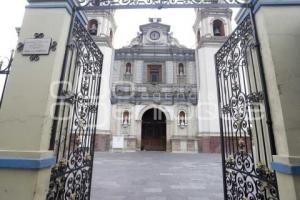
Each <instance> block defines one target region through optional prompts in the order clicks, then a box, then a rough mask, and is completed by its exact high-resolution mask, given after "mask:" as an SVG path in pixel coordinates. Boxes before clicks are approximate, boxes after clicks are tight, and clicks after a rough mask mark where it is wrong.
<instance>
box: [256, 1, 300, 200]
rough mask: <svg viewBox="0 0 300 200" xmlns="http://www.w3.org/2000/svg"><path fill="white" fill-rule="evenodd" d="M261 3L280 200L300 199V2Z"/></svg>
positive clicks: (260, 21)
mask: <svg viewBox="0 0 300 200" xmlns="http://www.w3.org/2000/svg"><path fill="white" fill-rule="evenodd" d="M296 2H297V1H284V2H283V1H280V0H268V1H267V0H261V1H260V3H259V4H258V6H257V8H258V11H257V13H256V15H255V17H256V22H257V30H258V36H259V40H260V45H261V51H262V58H263V64H264V72H265V76H266V83H267V92H268V95H269V101H270V108H271V115H272V121H273V128H274V134H275V143H276V149H277V155H274V162H273V163H272V168H273V169H274V170H276V173H277V179H278V185H279V194H280V199H284V200H296V199H300V147H299V144H300V117H299V116H300V89H299V88H300V87H299V86H300V23H299V18H300V2H299V1H298V3H296Z"/></svg>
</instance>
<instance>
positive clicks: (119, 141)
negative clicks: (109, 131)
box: [112, 136, 124, 149]
mask: <svg viewBox="0 0 300 200" xmlns="http://www.w3.org/2000/svg"><path fill="white" fill-rule="evenodd" d="M112 148H113V149H123V148H124V136H113V141H112Z"/></svg>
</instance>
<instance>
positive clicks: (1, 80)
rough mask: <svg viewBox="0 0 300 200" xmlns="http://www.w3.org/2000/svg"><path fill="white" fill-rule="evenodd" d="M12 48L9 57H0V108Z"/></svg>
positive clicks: (12, 53)
mask: <svg viewBox="0 0 300 200" xmlns="http://www.w3.org/2000/svg"><path fill="white" fill-rule="evenodd" d="M13 55H14V50H12V51H11V55H10V58H7V57H4V58H0V94H1V95H0V108H1V105H2V100H3V96H4V92H5V88H6V83H7V79H8V75H9V72H10V67H11V63H12V61H13Z"/></svg>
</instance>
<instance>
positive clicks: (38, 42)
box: [17, 33, 57, 61]
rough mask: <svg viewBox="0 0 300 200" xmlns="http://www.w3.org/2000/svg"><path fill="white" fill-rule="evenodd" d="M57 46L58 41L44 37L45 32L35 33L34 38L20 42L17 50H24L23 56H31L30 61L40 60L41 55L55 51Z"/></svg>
mask: <svg viewBox="0 0 300 200" xmlns="http://www.w3.org/2000/svg"><path fill="white" fill-rule="evenodd" d="M56 46H57V42H56V41H52V39H51V38H44V33H35V34H34V38H30V39H25V40H24V42H20V43H19V44H18V47H17V50H18V52H22V55H23V56H29V59H30V61H38V60H39V59H40V56H42V55H49V53H50V50H51V51H55V50H56Z"/></svg>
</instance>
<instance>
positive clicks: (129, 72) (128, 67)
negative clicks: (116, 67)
mask: <svg viewBox="0 0 300 200" xmlns="http://www.w3.org/2000/svg"><path fill="white" fill-rule="evenodd" d="M125 73H126V74H131V63H127V64H126V69H125Z"/></svg>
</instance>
